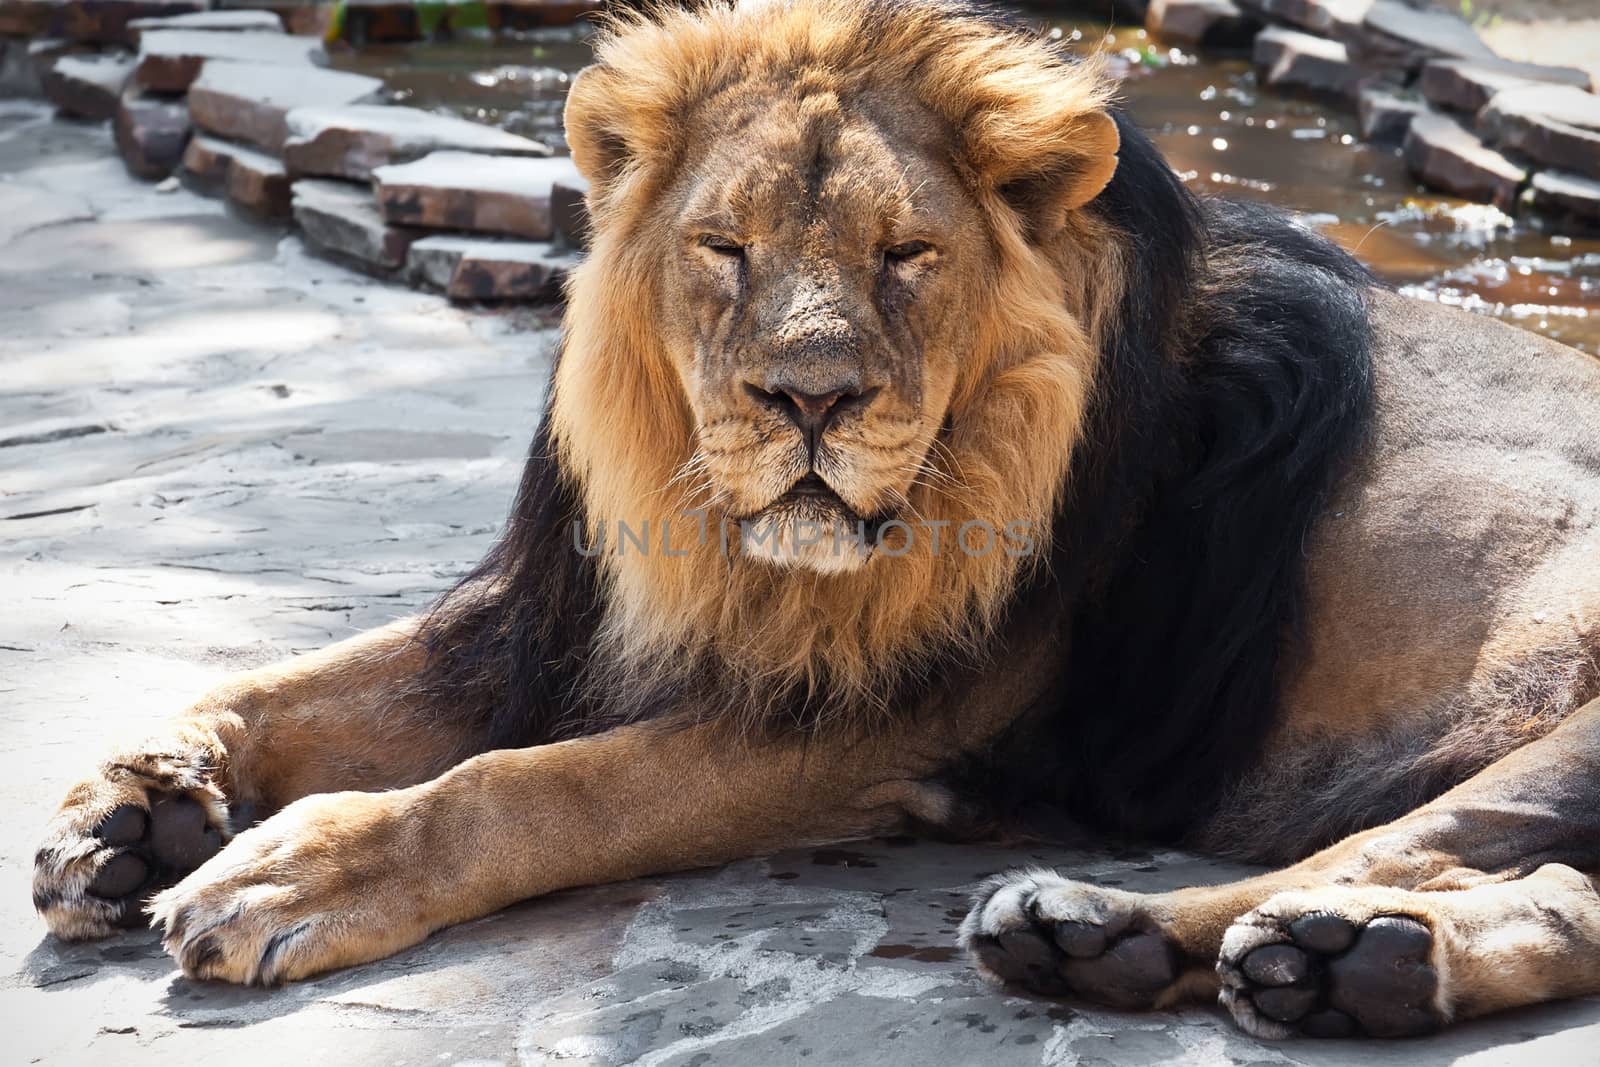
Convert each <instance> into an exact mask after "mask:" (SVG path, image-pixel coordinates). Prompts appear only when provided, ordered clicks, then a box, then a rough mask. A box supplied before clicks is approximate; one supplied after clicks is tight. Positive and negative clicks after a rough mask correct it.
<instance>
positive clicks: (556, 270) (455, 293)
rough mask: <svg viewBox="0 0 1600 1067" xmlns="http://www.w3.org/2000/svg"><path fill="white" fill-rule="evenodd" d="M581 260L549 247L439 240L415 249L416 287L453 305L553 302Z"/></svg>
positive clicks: (411, 261) (411, 267)
mask: <svg viewBox="0 0 1600 1067" xmlns="http://www.w3.org/2000/svg"><path fill="white" fill-rule="evenodd" d="M578 259H579V257H578V256H576V255H575V254H573V253H571V252H568V251H563V250H561V249H559V248H556V247H555V246H554V245H552V244H550V243H548V242H545V241H506V240H500V239H495V238H487V237H465V236H460V235H457V234H439V235H436V236H433V237H425V238H423V239H422V240H420V241H417V242H415V243H414V244H412V246H411V250H410V253H409V255H408V256H407V270H408V272H409V273H410V274H411V276H412V278H413V280H414V281H416V282H418V283H420V284H423V285H427V286H431V287H432V288H435V289H439V290H441V291H443V292H444V294H445V295H446V296H448V297H450V299H452V300H494V301H499V300H527V301H536V302H540V303H548V302H554V301H557V300H559V299H560V297H561V283H562V281H563V280H564V279H565V278H566V274H567V272H568V271H569V270H570V269H571V268H572V267H574V266H576V265H577V263H578Z"/></svg>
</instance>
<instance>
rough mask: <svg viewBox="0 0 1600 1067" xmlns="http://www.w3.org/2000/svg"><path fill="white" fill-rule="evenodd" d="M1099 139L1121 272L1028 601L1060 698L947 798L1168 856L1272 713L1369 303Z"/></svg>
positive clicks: (1365, 410) (1332, 475) (1323, 255)
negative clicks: (1132, 842)
mask: <svg viewBox="0 0 1600 1067" xmlns="http://www.w3.org/2000/svg"><path fill="white" fill-rule="evenodd" d="M1118 124H1119V126H1120V128H1121V132H1122V148H1121V151H1120V153H1119V155H1120V159H1121V162H1120V164H1119V166H1118V169H1117V172H1116V175H1115V177H1114V178H1113V180H1112V183H1111V185H1110V186H1109V187H1108V188H1107V190H1106V191H1105V192H1104V193H1102V194H1101V196H1100V197H1099V198H1098V199H1097V200H1096V201H1095V204H1096V206H1097V209H1098V210H1100V211H1101V212H1103V213H1104V214H1105V216H1106V217H1107V218H1108V219H1109V220H1110V221H1112V222H1114V223H1115V224H1116V225H1117V226H1118V227H1119V228H1120V229H1121V230H1122V231H1123V232H1124V233H1126V234H1128V235H1129V238H1130V245H1131V247H1132V249H1133V250H1134V259H1133V266H1132V269H1131V271H1130V275H1129V278H1128V288H1127V292H1128V296H1127V299H1126V302H1125V306H1124V307H1123V309H1122V316H1121V327H1120V331H1119V334H1118V336H1117V338H1116V340H1115V342H1114V343H1113V344H1112V345H1111V346H1110V347H1109V349H1108V350H1107V351H1106V352H1105V353H1104V356H1105V362H1104V364H1103V366H1102V368H1101V372H1100V380H1099V381H1098V382H1097V384H1096V388H1095V391H1094V394H1093V400H1092V403H1093V410H1092V424H1091V428H1090V431H1089V433H1088V435H1087V438H1086V440H1085V441H1084V442H1083V443H1082V444H1081V445H1080V451H1079V453H1078V456H1077V461H1076V462H1075V464H1074V469H1073V474H1072V482H1071V486H1070V496H1069V499H1068V501H1067V503H1066V506H1065V508H1064V509H1063V511H1062V513H1061V515H1060V516H1059V518H1058V520H1057V524H1056V541H1055V549H1054V557H1053V560H1052V568H1051V571H1050V574H1049V576H1048V577H1047V578H1045V579H1043V580H1044V581H1045V582H1047V583H1048V584H1049V585H1050V586H1052V588H1051V589H1050V590H1049V591H1048V593H1047V594H1046V595H1047V596H1048V598H1049V599H1052V600H1055V601H1056V602H1058V603H1064V604H1067V605H1069V606H1068V607H1067V608H1066V610H1067V611H1068V612H1069V613H1070V616H1071V625H1070V630H1071V634H1072V637H1071V647H1070V650H1067V663H1066V665H1065V670H1064V674H1063V676H1062V677H1061V679H1060V682H1059V685H1058V687H1057V690H1056V692H1057V696H1056V697H1055V698H1053V699H1052V700H1051V701H1047V702H1045V705H1044V706H1040V707H1036V708H1034V709H1033V710H1032V712H1031V713H1030V714H1029V715H1028V716H1026V717H1025V718H1024V719H1023V720H1021V721H1019V723H1018V725H1017V727H1016V728H1015V729H1014V730H1013V732H1012V736H1011V737H1009V738H1008V739H1007V740H1006V741H1005V742H1002V744H1000V745H999V746H997V747H996V751H995V752H994V753H992V754H991V756H992V758H991V759H989V760H983V761H980V762H978V763H974V764H973V765H970V766H968V767H966V768H964V770H963V772H962V774H961V775H960V776H959V777H969V776H972V775H975V776H976V778H977V781H975V782H969V783H968V784H969V787H970V786H975V787H976V788H977V790H978V791H979V792H980V793H982V794H984V795H986V796H987V797H988V798H989V800H990V801H991V802H993V803H996V804H997V805H998V807H999V811H998V812H997V814H998V816H999V817H1000V818H1001V819H1002V820H1005V821H1010V818H1011V816H1012V815H1014V814H1015V813H1016V812H1017V811H1019V810H1021V809H1022V808H1024V807H1033V806H1037V805H1038V804H1039V802H1040V801H1046V802H1049V803H1051V804H1053V805H1055V806H1057V807H1060V808H1064V809H1065V811H1066V812H1068V813H1070V814H1071V815H1072V816H1073V817H1076V818H1081V819H1087V820H1088V821H1091V822H1094V823H1096V824H1100V825H1109V826H1112V827H1115V828H1119V829H1123V830H1127V831H1132V832H1137V833H1141V834H1146V835H1152V836H1157V837H1164V838H1175V837H1178V836H1180V835H1181V834H1182V833H1183V832H1184V831H1185V830H1186V829H1187V828H1189V827H1191V826H1194V825H1196V824H1197V823H1198V822H1200V821H1201V820H1202V819H1203V818H1204V816H1205V814H1206V811H1207V808H1208V806H1209V805H1211V804H1213V803H1214V802H1215V801H1216V799H1217V798H1218V795H1219V794H1220V792H1221V791H1222V790H1223V789H1224V788H1225V787H1226V786H1227V784H1228V783H1229V782H1230V781H1231V780H1232V779H1233V778H1235V777H1236V776H1237V775H1238V774H1240V773H1242V772H1243V770H1244V769H1245V768H1247V767H1248V766H1250V765H1251V764H1252V763H1253V762H1254V760H1255V759H1256V757H1257V756H1258V754H1259V752H1260V748H1261V745H1262V742H1263V741H1264V740H1265V738H1266V736H1267V735H1268V733H1269V731H1270V728H1271V726H1272V724H1273V721H1274V719H1275V716H1276V714H1277V711H1278V697H1279V681H1280V678H1281V677H1282V673H1283V672H1282V671H1281V669H1280V664H1281V663H1282V662H1283V660H1284V658H1285V656H1286V655H1287V654H1291V653H1292V651H1293V647H1294V643H1295V641H1296V639H1297V637H1298V624H1299V621H1300V607H1301V596H1302V587H1303V565H1304V547H1305V544H1306V540H1307V537H1308V536H1309V533H1310V530H1311V526H1312V524H1313V523H1314V522H1315V521H1316V519H1317V517H1318V515H1319V513H1320V511H1321V508H1322V504H1323V502H1324V501H1325V499H1326V498H1327V495H1328V492H1329V491H1330V489H1331V488H1332V485H1333V482H1334V481H1335V479H1336V478H1337V477H1338V475H1339V474H1340V473H1341V472H1342V471H1343V470H1344V469H1345V468H1346V466H1347V462H1348V460H1349V458H1350V457H1351V455H1352V453H1353V452H1354V451H1355V449H1356V448H1357V446H1358V445H1359V443H1360V441H1361V440H1362V438H1363V435H1364V433H1365V431H1366V428H1367V426H1368V425H1369V423H1370V409H1371V401H1372V395H1371V394H1372V385H1371V373H1370V352H1369V348H1370V338H1369V327H1368V318H1367V307H1366V296H1365V293H1366V290H1367V289H1368V288H1369V287H1371V286H1372V285H1373V284H1374V283H1373V280H1372V278H1371V276H1370V275H1369V274H1368V273H1367V271H1366V270H1365V268H1363V267H1362V266H1361V265H1360V264H1358V263H1357V262H1356V261H1355V260H1354V259H1352V258H1351V257H1350V256H1348V255H1346V254H1345V253H1344V252H1342V251H1341V250H1339V249H1338V248H1337V247H1336V246H1334V245H1333V244H1332V243H1330V242H1328V241H1326V240H1324V239H1323V238H1321V237H1318V236H1316V235H1314V234H1311V233H1309V232H1307V231H1306V230H1304V229H1302V228H1300V227H1298V226H1296V225H1294V224H1293V223H1291V222H1290V221H1289V220H1288V219H1287V218H1285V217H1284V216H1283V215H1281V214H1279V213H1277V212H1275V211H1272V210H1271V209H1267V208H1262V207H1254V206H1247V205H1242V204H1234V203H1229V202H1226V201H1198V200H1196V199H1195V198H1194V197H1193V196H1191V195H1190V194H1189V192H1188V191H1187V190H1186V189H1184V188H1183V186H1182V185H1181V183H1180V182H1179V180H1178V179H1177V177H1176V176H1175V175H1174V174H1173V173H1172V170H1171V168H1170V167H1168V166H1167V164H1166V162H1165V160H1163V159H1162V158H1161V156H1160V155H1159V153H1158V152H1157V151H1156V149H1155V148H1154V146H1153V145H1152V144H1151V143H1150V141H1149V140H1148V139H1147V138H1146V137H1145V136H1144V135H1143V134H1142V133H1140V132H1139V131H1138V130H1137V129H1136V128H1135V127H1134V126H1133V124H1132V123H1131V122H1130V121H1129V120H1128V119H1127V117H1126V116H1123V115H1119V116H1118ZM1039 596H1040V592H1039V591H1034V592H1033V593H1032V597H1033V598H1035V599H1037V598H1038V597H1039ZM1028 598H1029V594H1027V593H1025V594H1024V596H1023V599H1024V600H1026V599H1028ZM1012 750H1017V751H1025V752H1027V753H1029V758H1027V759H1015V758H1007V757H1008V752H1009V751H1012ZM1042 750H1048V751H1052V752H1054V753H1055V757H1056V758H1055V759H1054V760H1046V759H1041V758H1040V753H1041V751H1042ZM1019 770H1022V771H1025V773H1026V774H1027V778H1026V780H1024V779H1021V778H1019V777H1018V771H1019Z"/></svg>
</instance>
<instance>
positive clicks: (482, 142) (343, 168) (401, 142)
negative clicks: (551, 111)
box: [283, 104, 550, 180]
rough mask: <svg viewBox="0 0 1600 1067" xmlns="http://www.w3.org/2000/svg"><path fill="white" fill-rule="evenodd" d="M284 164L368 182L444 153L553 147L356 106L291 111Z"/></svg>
mask: <svg viewBox="0 0 1600 1067" xmlns="http://www.w3.org/2000/svg"><path fill="white" fill-rule="evenodd" d="M287 122H288V130H289V137H288V140H287V141H285V142H284V146H283V160H284V163H286V164H287V165H288V167H289V172H290V173H291V174H296V175H299V174H309V175H326V176H331V177H338V178H351V179H354V180H366V179H367V178H370V177H371V176H372V172H373V170H374V169H375V168H377V167H382V166H386V165H388V164H391V163H408V162H412V161H414V160H417V159H421V158H422V157H423V156H426V155H428V154H429V153H431V152H435V151H438V150H441V149H456V150H462V151H468V152H482V153H485V154H490V155H508V156H548V155H549V154H550V148H549V146H548V145H545V144H542V143H540V142H538V141H534V140H531V139H529V138H527V137H519V136H518V135H516V134H514V133H508V132H506V131H505V130H500V129H496V128H495V127H493V126H485V125H483V124H482V123H478V122H469V121H468V120H466V119H463V118H457V117H456V116H454V115H440V114H435V113H433V112H430V111H423V110H421V109H420V108H414V107H390V106H386V105H382V104H356V105H352V106H350V107H303V108H297V109H295V110H294V111H291V112H289V115H288V119H287Z"/></svg>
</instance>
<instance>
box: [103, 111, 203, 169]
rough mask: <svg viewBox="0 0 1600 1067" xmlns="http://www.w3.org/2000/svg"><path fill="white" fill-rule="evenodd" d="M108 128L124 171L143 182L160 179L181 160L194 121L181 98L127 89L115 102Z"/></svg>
mask: <svg viewBox="0 0 1600 1067" xmlns="http://www.w3.org/2000/svg"><path fill="white" fill-rule="evenodd" d="M112 129H113V130H114V132H115V134H116V141H117V151H118V152H119V153H120V154H121V156H122V162H123V165H124V166H126V167H127V168H128V173H129V174H132V175H134V176H135V177H138V178H144V179H145V180H147V181H160V180H161V179H162V178H165V177H167V176H168V175H170V174H171V173H172V172H173V171H175V170H177V169H178V165H179V164H180V163H182V162H183V152H184V149H185V148H187V147H188V145H189V135H190V134H191V133H193V132H194V124H193V123H192V122H191V121H190V120H189V105H188V104H187V103H185V102H184V101H182V100H173V99H170V98H168V97H160V96H148V95H146V94H144V93H141V92H140V91H139V90H138V89H129V90H127V91H125V92H124V93H123V94H122V98H121V100H120V101H119V103H118V106H117V118H116V122H115V124H114V125H113V127H112Z"/></svg>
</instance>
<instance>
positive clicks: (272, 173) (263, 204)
mask: <svg viewBox="0 0 1600 1067" xmlns="http://www.w3.org/2000/svg"><path fill="white" fill-rule="evenodd" d="M183 167H184V170H185V171H187V172H188V174H189V175H190V176H191V177H192V178H193V179H194V180H195V183H196V184H198V185H199V186H201V187H202V188H205V189H208V190H210V191H213V192H216V191H221V192H222V193H224V194H226V195H227V197H228V200H229V201H230V202H232V203H234V204H237V205H239V206H240V207H242V208H245V209H246V210H248V211H250V212H252V213H254V214H256V215H260V216H262V217H263V218H267V219H275V220H276V219H287V218H288V217H289V172H288V171H286V170H284V168H283V164H282V163H280V162H279V161H278V160H276V159H273V158H272V157H271V156H269V155H267V154H265V153H264V152H261V151H258V150H257V149H255V148H251V147H248V146H246V145H241V144H233V143H231V142H229V141H223V140H221V139H219V138H216V137H208V136H205V135H204V134H201V135H197V136H195V137H192V138H191V139H190V141H189V147H188V148H186V149H185V150H184V153H183Z"/></svg>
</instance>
